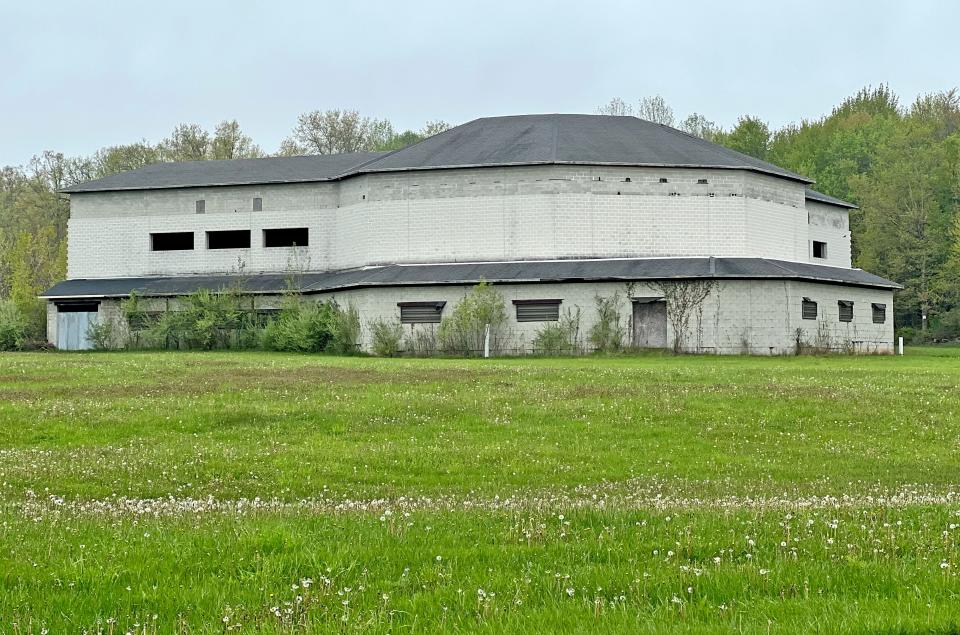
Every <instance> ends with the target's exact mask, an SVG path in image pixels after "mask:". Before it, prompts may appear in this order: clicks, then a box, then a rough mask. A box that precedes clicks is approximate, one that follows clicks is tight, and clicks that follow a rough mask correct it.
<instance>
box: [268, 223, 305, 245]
mask: <svg viewBox="0 0 960 635" xmlns="http://www.w3.org/2000/svg"><path fill="white" fill-rule="evenodd" d="M309 244H310V230H309V229H307V228H306V227H292V228H283V229H265V230H263V246H264V247H306V246H308V245H309Z"/></svg>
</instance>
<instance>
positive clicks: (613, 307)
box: [590, 292, 627, 353]
mask: <svg viewBox="0 0 960 635" xmlns="http://www.w3.org/2000/svg"><path fill="white" fill-rule="evenodd" d="M594 302H595V303H596V306H597V321H596V322H594V324H593V326H592V327H591V328H590V343H591V344H592V345H593V347H594V348H595V349H596V350H598V351H601V352H604V353H611V352H615V351H619V350H621V349H622V348H623V343H624V340H625V339H626V336H627V328H626V325H624V324H623V318H622V315H621V314H622V310H623V301H622V298H621V297H620V293H619V292H615V293H614V294H613V295H612V296H609V297H606V298H605V297H603V296H599V295H598V296H595V297H594Z"/></svg>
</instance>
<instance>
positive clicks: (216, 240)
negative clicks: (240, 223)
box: [207, 229, 250, 249]
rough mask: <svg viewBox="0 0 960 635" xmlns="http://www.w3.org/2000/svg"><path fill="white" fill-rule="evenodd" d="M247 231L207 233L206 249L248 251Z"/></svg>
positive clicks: (230, 230)
mask: <svg viewBox="0 0 960 635" xmlns="http://www.w3.org/2000/svg"><path fill="white" fill-rule="evenodd" d="M249 248H250V230H249V229H228V230H225V231H217V232H207V249H249Z"/></svg>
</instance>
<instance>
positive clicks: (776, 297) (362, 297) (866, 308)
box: [47, 280, 894, 355]
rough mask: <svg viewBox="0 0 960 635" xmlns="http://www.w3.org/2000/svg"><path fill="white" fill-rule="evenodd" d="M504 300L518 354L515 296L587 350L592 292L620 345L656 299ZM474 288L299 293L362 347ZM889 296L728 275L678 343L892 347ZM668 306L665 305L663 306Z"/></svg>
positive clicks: (572, 295) (114, 313)
mask: <svg viewBox="0 0 960 635" xmlns="http://www.w3.org/2000/svg"><path fill="white" fill-rule="evenodd" d="M495 288H496V289H497V290H498V291H499V292H500V293H501V294H502V295H503V298H504V302H505V307H506V310H507V315H508V324H507V326H506V331H507V341H506V344H505V348H504V350H503V351H501V353H503V354H523V353H529V352H531V350H532V344H533V341H534V339H535V338H536V335H537V333H538V332H539V331H540V329H542V328H543V327H544V325H546V324H549V322H518V321H517V320H516V310H515V307H514V305H513V302H512V301H513V300H535V299H548V298H549V299H554V298H560V299H562V303H561V305H560V310H561V313H563V312H564V311H566V310H570V311H574V312H575V311H576V310H577V309H579V311H580V315H581V329H580V332H581V338H580V339H581V343H582V344H583V346H584V348H585V350H590V344H589V339H588V337H589V332H590V329H591V327H592V326H593V325H594V324H595V323H596V321H597V312H596V297H597V296H602V297H611V296H613V295H614V294H617V295H618V296H619V297H620V298H621V305H620V308H621V309H620V315H621V323H622V325H623V326H624V329H625V340H624V344H625V345H627V346H629V345H630V344H631V341H632V301H633V299H634V298H649V297H657V296H658V295H659V294H660V289H659V288H658V287H657V286H655V285H650V284H644V283H637V284H634V285H631V286H629V287H628V286H627V285H626V284H624V283H619V282H603V283H596V284H591V283H583V282H577V283H541V284H510V285H497V286H496V287H495ZM471 289H472V287H470V286H466V285H449V286H448V285H443V286H417V287H386V288H367V289H354V290H349V291H341V292H337V293H329V294H320V295H317V296H309V297H308V298H306V299H305V300H307V301H310V300H315V301H323V300H331V299H332V300H336V301H337V302H339V303H340V304H341V305H347V304H352V305H354V306H355V307H356V308H357V309H358V311H359V313H360V315H361V325H362V334H361V347H362V348H363V349H364V350H367V351H369V350H370V347H371V335H370V332H371V329H370V325H371V324H372V323H373V322H374V321H375V320H384V321H387V322H399V319H400V311H399V307H398V304H397V303H398V302H411V301H429V302H445V303H446V305H445V307H444V309H443V313H442V315H443V316H449V315H450V314H451V313H452V311H453V310H454V308H455V307H456V305H457V304H458V303H459V302H460V301H461V300H462V299H463V297H464V296H465V295H467V294H468V293H470V291H471ZM892 296H893V294H892V292H891V291H890V290H888V289H870V288H861V287H850V286H842V285H834V284H821V283H811V282H799V281H793V280H729V281H724V282H722V283H718V285H717V286H716V287H715V289H714V290H713V292H712V293H711V295H710V296H709V297H707V299H706V300H705V301H704V302H703V305H702V308H703V311H702V315H700V316H699V317H697V316H696V315H694V316H693V318H692V319H691V321H690V324H689V326H688V330H687V332H686V333H685V335H684V336H683V337H682V338H681V341H682V348H683V350H685V351H686V352H691V353H716V354H754V355H790V354H794V353H796V352H797V344H798V341H799V342H800V343H801V345H803V346H804V347H806V348H807V349H808V350H809V349H815V350H821V351H825V350H830V351H834V352H857V353H891V352H893V337H894V336H893V311H892V309H893V305H892V302H893V297H892ZM805 297H806V298H810V299H812V300H814V301H816V302H817V305H818V312H817V318H816V319H815V320H805V319H803V318H802V313H801V304H802V302H803V299H804V298H805ZM841 300H842V301H852V302H853V303H854V309H853V321H851V322H841V321H840V319H839V309H838V302H839V301H841ZM143 302H145V304H144V305H143V307H144V308H145V309H146V310H150V311H163V310H167V309H169V310H176V308H177V303H178V300H177V299H175V298H172V299H166V298H154V299H145V300H143ZM253 302H254V305H255V307H256V308H278V307H279V306H280V303H281V298H279V297H277V296H261V297H257V298H256V299H255V300H254V301H253ZM873 303H881V304H885V305H886V306H887V312H886V319H885V321H884V322H883V323H880V324H877V323H874V321H873V316H872V310H871V305H872V304H873ZM669 310H670V309H669V308H668V311H669ZM48 311H49V313H48V321H47V328H48V338H49V339H50V341H56V336H57V334H56V323H57V320H56V307H55V306H54V305H53V303H50V305H49V309H48ZM98 319H101V320H113V321H114V322H115V323H116V324H118V325H119V326H120V327H121V329H122V328H124V327H125V324H124V322H123V320H122V314H121V311H120V301H118V300H104V301H103V302H101V305H100V311H99V318H98ZM437 328H438V325H436V324H418V325H404V330H405V333H408V334H409V333H412V332H413V331H414V330H424V329H426V330H436V329H437ZM667 338H668V342H672V341H673V339H674V328H673V325H672V323H671V322H670V321H669V320H668V322H667Z"/></svg>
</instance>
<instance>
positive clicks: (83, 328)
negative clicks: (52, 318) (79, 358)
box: [57, 311, 97, 351]
mask: <svg viewBox="0 0 960 635" xmlns="http://www.w3.org/2000/svg"><path fill="white" fill-rule="evenodd" d="M96 320H97V312H96V311H61V312H58V313H57V348H58V349H60V350H62V351H85V350H89V349H91V348H93V345H92V344H91V343H90V339H89V338H88V337H87V329H89V328H90V325H91V324H93V323H95V322H96Z"/></svg>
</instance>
